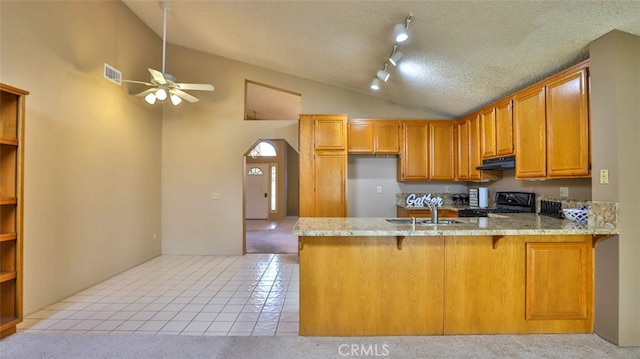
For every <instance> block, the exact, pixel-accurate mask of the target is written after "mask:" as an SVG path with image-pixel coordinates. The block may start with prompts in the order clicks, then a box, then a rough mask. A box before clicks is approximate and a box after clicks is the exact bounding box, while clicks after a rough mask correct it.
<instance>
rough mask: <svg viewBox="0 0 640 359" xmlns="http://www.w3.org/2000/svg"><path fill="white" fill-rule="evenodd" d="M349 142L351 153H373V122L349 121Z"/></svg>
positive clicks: (348, 148)
mask: <svg viewBox="0 0 640 359" xmlns="http://www.w3.org/2000/svg"><path fill="white" fill-rule="evenodd" d="M396 135H397V132H396ZM347 143H348V147H347V151H349V153H373V126H372V123H371V122H364V121H349V122H348V123H347Z"/></svg>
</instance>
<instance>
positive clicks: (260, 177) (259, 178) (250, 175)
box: [245, 163, 269, 219]
mask: <svg viewBox="0 0 640 359" xmlns="http://www.w3.org/2000/svg"><path fill="white" fill-rule="evenodd" d="M247 168H248V170H247V173H246V174H245V176H246V177H247V180H246V187H245V188H246V193H245V195H246V201H247V206H246V211H247V214H246V219H268V218H269V164H268V163H248V164H247Z"/></svg>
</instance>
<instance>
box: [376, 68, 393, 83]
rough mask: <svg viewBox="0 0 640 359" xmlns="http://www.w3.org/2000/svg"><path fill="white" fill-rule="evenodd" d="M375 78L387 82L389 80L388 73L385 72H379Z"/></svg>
mask: <svg viewBox="0 0 640 359" xmlns="http://www.w3.org/2000/svg"><path fill="white" fill-rule="evenodd" d="M377 76H378V78H379V79H380V80H382V81H384V82H387V80H388V79H389V76H390V75H389V73H388V72H387V71H386V70H379V71H378V73H377Z"/></svg>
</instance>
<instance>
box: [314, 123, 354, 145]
mask: <svg viewBox="0 0 640 359" xmlns="http://www.w3.org/2000/svg"><path fill="white" fill-rule="evenodd" d="M313 118H314V120H315V121H314V126H315V128H314V131H313V135H314V142H313V143H314V149H316V150H343V149H346V148H347V121H346V120H345V119H346V116H344V115H321V116H313Z"/></svg>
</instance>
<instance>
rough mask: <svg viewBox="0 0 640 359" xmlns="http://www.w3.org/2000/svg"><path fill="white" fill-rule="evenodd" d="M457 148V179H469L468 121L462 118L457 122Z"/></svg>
mask: <svg viewBox="0 0 640 359" xmlns="http://www.w3.org/2000/svg"><path fill="white" fill-rule="evenodd" d="M457 126H458V133H457V136H458V142H457V145H458V149H457V151H456V155H457V157H458V160H457V161H456V164H457V167H458V168H457V178H458V179H459V180H468V179H469V121H466V120H462V121H460V122H458V124H457Z"/></svg>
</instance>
